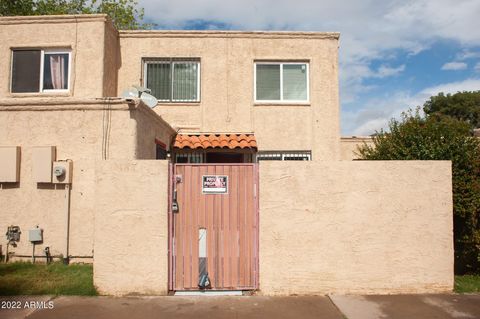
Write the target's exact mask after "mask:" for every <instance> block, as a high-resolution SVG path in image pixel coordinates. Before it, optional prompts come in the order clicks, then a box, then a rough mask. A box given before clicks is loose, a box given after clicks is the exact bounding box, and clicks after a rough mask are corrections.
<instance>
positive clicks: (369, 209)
mask: <svg viewBox="0 0 480 319" xmlns="http://www.w3.org/2000/svg"><path fill="white" fill-rule="evenodd" d="M259 198H260V254H259V256H260V293H262V294H266V295H284V294H330V293H336V294H345V293H348V294H349V293H352V294H369V293H375V294H382V293H421V292H443V291H451V290H452V289H453V224H452V220H453V217H452V216H453V213H452V210H453V208H452V189H451V163H450V162H441V161H440V162H433V161H422V162H418V161H405V162H399V161H389V162H382V161H372V162H367V161H353V162H347V161H342V162H318V163H313V162H298V163H288V162H268V163H266V162H262V163H261V164H260V197H259Z"/></svg>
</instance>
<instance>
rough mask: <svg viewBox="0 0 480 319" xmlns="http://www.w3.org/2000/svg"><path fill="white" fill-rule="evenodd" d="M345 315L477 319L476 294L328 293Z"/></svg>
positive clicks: (354, 318) (479, 302)
mask: <svg viewBox="0 0 480 319" xmlns="http://www.w3.org/2000/svg"><path fill="white" fill-rule="evenodd" d="M330 298H331V300H332V301H333V303H335V305H336V306H337V307H338V309H340V311H342V313H343V314H344V315H345V316H346V317H347V318H348V319H376V318H378V319H383V318H388V319H405V318H415V319H417V318H422V319H423V318H436V319H450V318H452V319H456V318H465V319H470V318H472V319H474V318H475V319H478V318H480V294H476V295H455V294H441V295H440V294H435V295H388V296H330Z"/></svg>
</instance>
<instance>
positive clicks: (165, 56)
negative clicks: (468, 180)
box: [0, 15, 453, 295]
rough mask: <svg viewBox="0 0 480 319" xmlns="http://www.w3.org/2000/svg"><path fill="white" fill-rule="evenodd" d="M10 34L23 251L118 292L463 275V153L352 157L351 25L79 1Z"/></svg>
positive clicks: (5, 79)
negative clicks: (148, 15)
mask: <svg viewBox="0 0 480 319" xmlns="http://www.w3.org/2000/svg"><path fill="white" fill-rule="evenodd" d="M0 38H1V39H2V41H1V42H0V164H1V165H0V203H1V205H0V230H1V229H4V231H7V232H9V234H10V236H9V237H8V239H7V240H6V241H5V242H4V243H2V255H4V256H5V257H8V258H9V259H10V260H19V259H30V258H31V259H33V260H34V261H36V262H38V261H44V260H47V259H49V258H53V259H63V260H65V261H71V262H93V264H94V279H95V284H96V285H97V287H98V288H99V290H100V291H101V292H103V293H108V294H126V293H134V292H136V293H143V294H166V293H168V292H178V291H191V290H193V291H197V290H201V291H205V290H221V291H223V290H236V291H246V290H247V291H251V290H253V291H256V292H257V293H262V294H267V295H273V294H299V293H300V294H318V293H330V292H337V293H338V292H349V293H359V292H360V293H372V292H374V293H392V292H421V291H430V292H433V291H445V290H451V289H452V286H453V244H452V232H451V231H452V198H451V168H450V163H449V162H380V161H378V162H368V161H361V162H359V161H342V160H341V159H343V158H349V157H350V155H349V154H347V155H342V154H343V153H345V152H346V153H349V151H348V150H347V151H344V149H347V148H348V147H349V146H347V148H345V147H343V146H341V145H342V144H341V138H340V133H339V132H340V128H339V92H338V46H339V34H338V33H330V32H240V31H159V30H152V31H118V30H116V29H115V28H114V27H113V25H112V23H111V22H110V21H109V19H108V18H107V17H106V16H105V15H74V16H32V17H1V18H0ZM132 86H141V87H145V88H148V89H150V90H151V94H152V95H153V96H154V97H155V98H156V99H157V100H158V103H157V104H156V105H154V107H149V106H147V104H146V103H145V102H144V101H142V99H141V96H140V98H137V96H129V95H128V94H125V92H127V93H128V91H129V90H130V91H131V87H132ZM134 95H135V94H134ZM152 106H153V105H152ZM9 226H16V227H17V228H15V227H14V228H9ZM14 230H15V232H17V233H18V231H20V232H21V234H20V237H19V238H18V236H14V234H13V232H14ZM30 230H32V231H33V232H32V233H30V232H29V231H30ZM31 234H37V236H33V235H31ZM39 234H40V235H39ZM38 236H39V237H38ZM47 247H48V252H49V253H46V250H45V249H46V248H47ZM32 248H33V253H32ZM7 251H8V252H7Z"/></svg>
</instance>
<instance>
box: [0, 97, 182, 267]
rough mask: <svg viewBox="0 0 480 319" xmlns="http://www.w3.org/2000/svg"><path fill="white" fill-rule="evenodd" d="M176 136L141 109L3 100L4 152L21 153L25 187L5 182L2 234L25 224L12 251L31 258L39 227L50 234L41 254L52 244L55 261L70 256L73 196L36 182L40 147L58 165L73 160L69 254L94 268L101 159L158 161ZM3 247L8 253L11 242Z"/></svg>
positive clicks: (0, 196)
mask: <svg viewBox="0 0 480 319" xmlns="http://www.w3.org/2000/svg"><path fill="white" fill-rule="evenodd" d="M25 102H27V103H25ZM24 103H25V104H27V105H28V106H25V105H23V104H24ZM145 130H146V131H145ZM172 132H173V130H172V129H171V128H170V127H169V126H168V125H167V124H166V123H165V122H163V121H162V120H161V119H160V118H159V117H158V116H157V115H156V114H155V113H153V112H152V111H151V110H150V109H149V108H148V107H146V106H144V105H143V104H141V103H140V104H135V103H133V104H128V103H126V102H125V101H122V100H116V101H101V100H93V101H92V100H88V101H86V100H83V101H82V100H72V99H68V100H64V101H61V100H59V99H51V100H43V101H42V100H25V99H22V100H21V101H18V100H14V99H7V100H0V146H20V147H21V163H20V182H19V183H0V203H1V205H0V217H1V218H0V230H2V231H3V232H4V231H6V229H7V226H10V225H18V226H20V229H21V231H22V237H21V241H20V242H19V243H18V246H17V247H16V248H10V252H14V253H15V255H24V256H29V255H31V253H32V245H31V244H30V242H29V241H28V230H29V229H32V228H34V227H35V226H37V225H38V226H39V227H40V228H43V229H44V241H43V243H42V244H40V245H37V248H36V254H37V255H39V256H43V249H44V247H46V246H48V247H50V251H51V253H52V255H54V256H59V255H60V254H62V253H63V252H64V249H63V247H64V245H65V244H64V243H65V205H66V204H65V203H66V199H65V194H66V191H65V189H64V186H63V185H55V184H37V183H36V182H35V180H34V177H33V174H32V167H33V163H32V150H33V148H34V147H37V146H56V151H57V156H56V158H57V160H66V159H70V160H72V161H73V180H72V187H71V202H70V240H69V243H70V251H69V254H70V255H71V256H76V257H78V258H73V261H82V262H89V261H91V258H92V256H93V240H94V239H93V228H94V227H93V222H94V213H95V210H96V207H95V204H94V196H95V183H96V182H95V176H96V174H97V173H98V172H96V171H95V161H96V160H102V159H103V158H107V159H125V160H134V159H155V138H157V139H159V140H161V141H162V142H164V143H165V144H168V143H169V140H170V137H171V134H172ZM100 173H101V172H100ZM2 244H3V247H4V248H3V250H4V251H3V253H4V252H5V244H6V242H3V243H2Z"/></svg>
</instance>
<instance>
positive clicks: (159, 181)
mask: <svg viewBox="0 0 480 319" xmlns="http://www.w3.org/2000/svg"><path fill="white" fill-rule="evenodd" d="M96 171H97V172H99V174H97V178H96V183H95V192H96V208H97V209H96V213H95V259H94V283H95V285H96V286H97V287H98V289H99V291H100V292H101V293H106V294H112V295H123V294H133V293H140V294H166V293H167V289H168V286H167V284H168V233H167V229H168V228H167V223H168V219H167V218H168V217H167V200H168V193H167V187H168V185H167V181H168V162H167V161H102V162H98V163H97V167H96ZM100 172H101V174H100Z"/></svg>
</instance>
